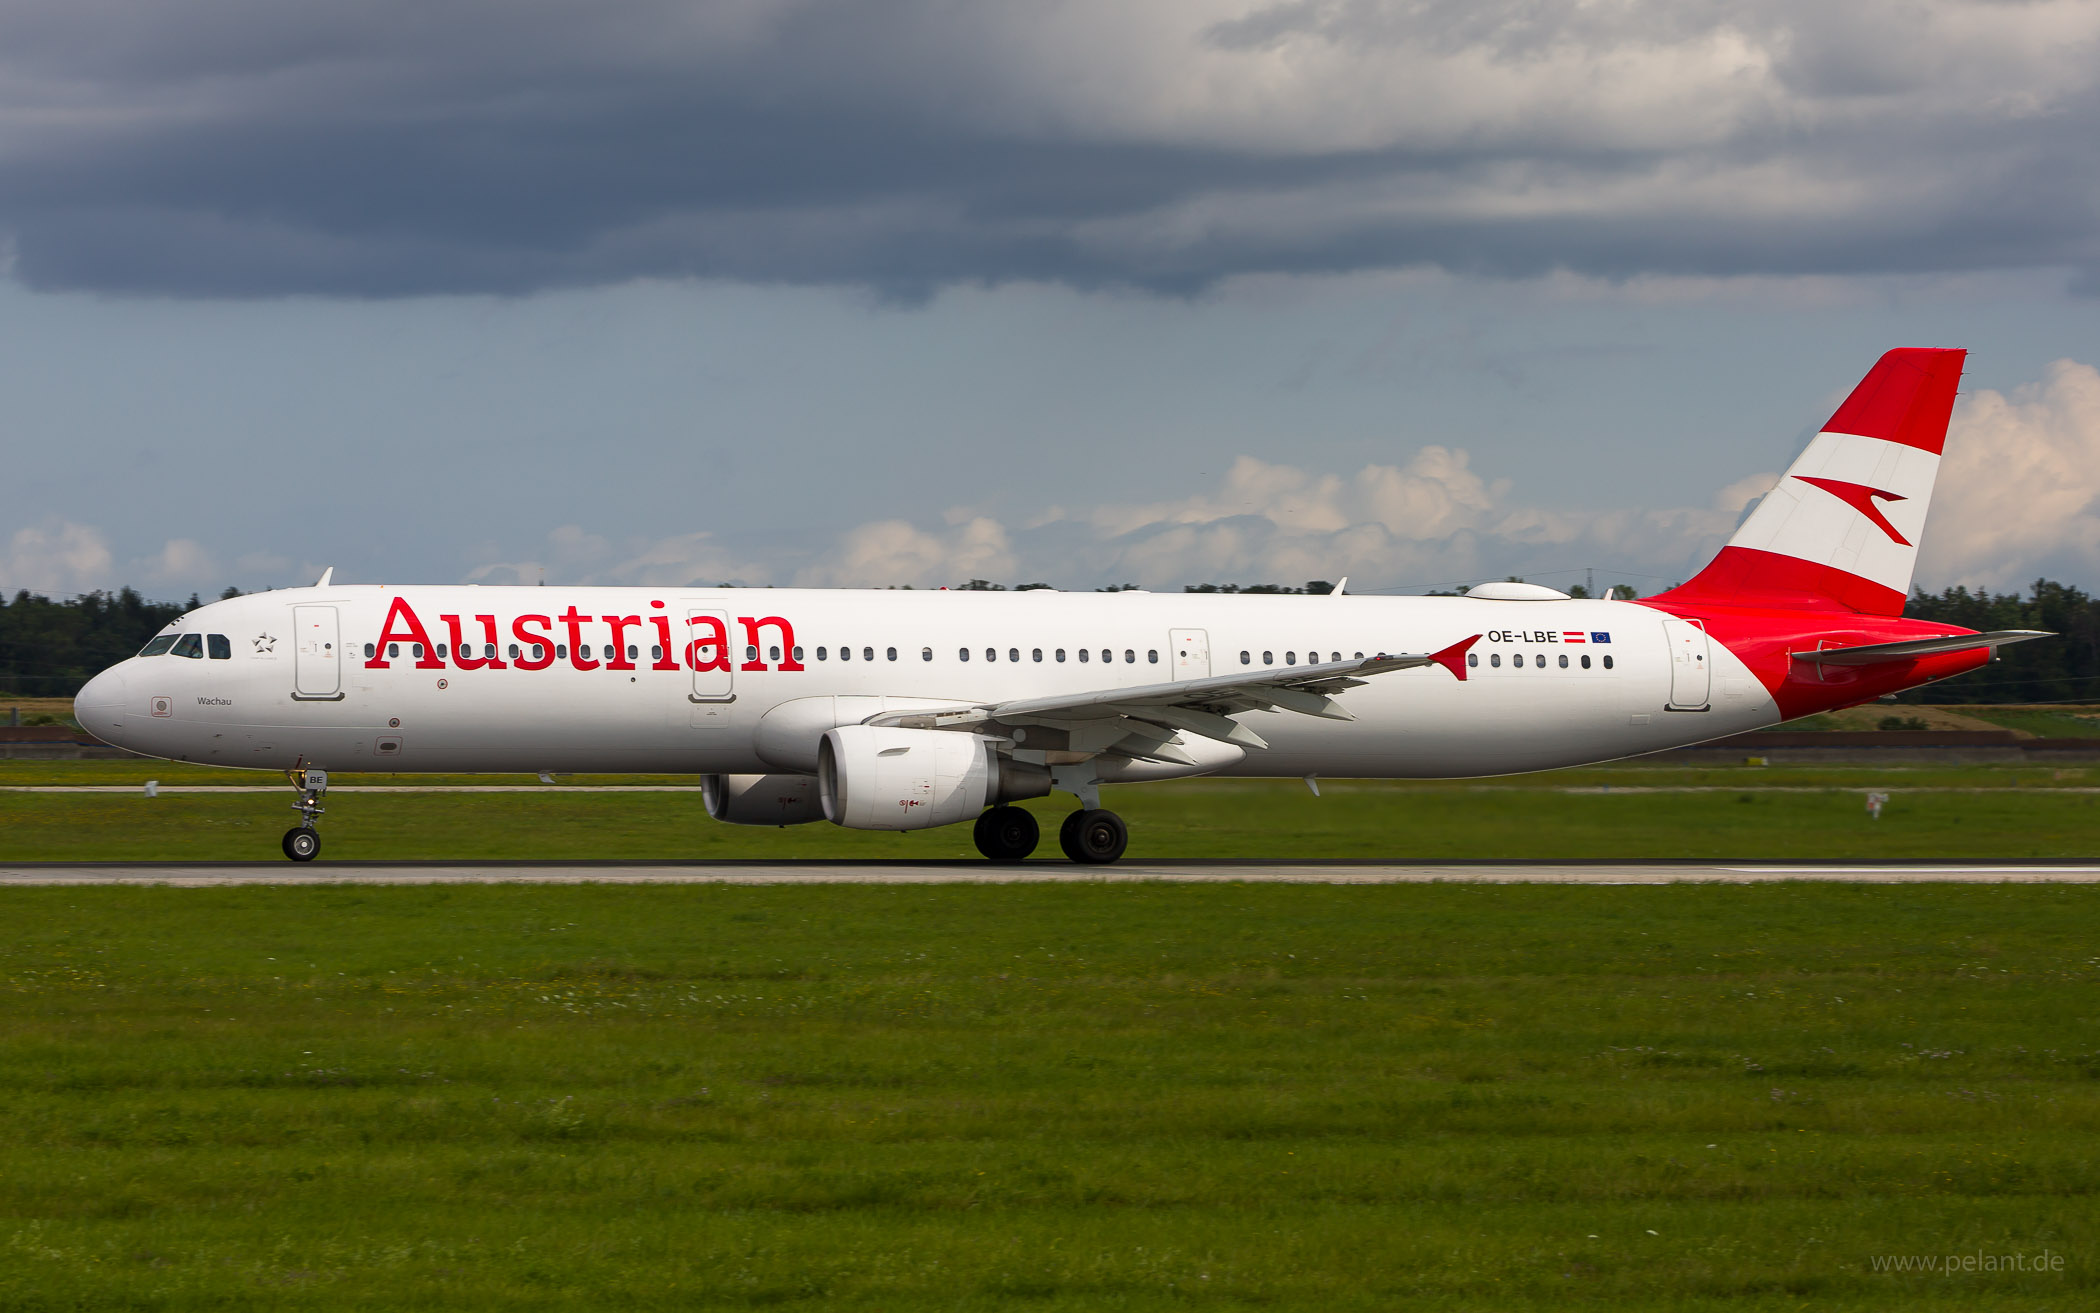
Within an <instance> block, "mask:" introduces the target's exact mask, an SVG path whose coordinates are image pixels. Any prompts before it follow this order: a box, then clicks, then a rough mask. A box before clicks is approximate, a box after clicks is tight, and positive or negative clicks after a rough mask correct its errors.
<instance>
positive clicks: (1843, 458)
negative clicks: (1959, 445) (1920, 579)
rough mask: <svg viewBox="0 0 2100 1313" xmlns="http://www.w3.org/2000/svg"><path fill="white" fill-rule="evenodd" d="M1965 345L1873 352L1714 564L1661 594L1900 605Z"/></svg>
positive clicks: (1688, 599)
mask: <svg viewBox="0 0 2100 1313" xmlns="http://www.w3.org/2000/svg"><path fill="white" fill-rule="evenodd" d="M1967 354H1968V353H1967V352H1965V351H1959V350H1939V349H1932V348H1922V347H1901V348H1898V349H1897V350H1894V351H1891V352H1889V353H1888V354H1887V355H1885V356H1883V357H1882V358H1881V359H1880V360H1879V361H1877V362H1875V365H1874V368H1873V369H1871V370H1869V371H1868V373H1867V376H1866V377H1865V378H1864V379H1862V380H1860V384H1859V386H1858V387H1856V388H1854V389H1852V395H1851V396H1849V397H1847V398H1845V404H1844V405H1842V406H1839V407H1838V409H1837V413H1836V414H1835V415H1832V416H1831V417H1830V422H1829V423H1828V424H1825V425H1824V426H1823V431H1822V432H1821V433H1818V434H1817V435H1816V437H1815V441H1813V442H1811V443H1809V444H1808V450H1806V451H1804V452H1802V453H1801V456H1800V458H1799V459H1798V460H1796V461H1795V462H1794V464H1793V467H1792V468H1791V469H1789V470H1788V471H1787V472H1786V474H1785V476H1784V477H1782V478H1781V479H1780V480H1779V484H1778V486H1776V487H1775V488H1773V489H1772V491H1771V492H1769V493H1767V494H1766V495H1765V499H1764V500H1763V501H1761V502H1759V503H1758V505H1757V509H1756V510H1754V511H1752V512H1751V513H1750V517H1749V518H1748V519H1746V520H1744V521H1743V524H1742V527H1741V528H1739V529H1737V530H1736V532H1735V536H1734V537H1733V538H1730V539H1729V540H1728V545H1727V546H1726V547H1723V548H1722V549H1721V552H1720V555H1718V556H1716V557H1715V558H1714V560H1713V563H1712V564H1711V565H1709V566H1707V567H1706V569H1704V570H1702V571H1700V573H1699V575H1698V577H1697V578H1695V579H1693V580H1692V581H1691V582H1690V583H1687V584H1685V585H1683V586H1682V587H1680V588H1674V589H1672V590H1670V591H1669V592H1667V593H1663V594H1661V595H1660V597H1661V598H1666V599H1668V600H1669V601H1671V602H1676V603H1681V604H1689V605H1702V604H1703V605H1734V606H1772V607H1785V608H1788V609H1810V610H1842V611H1854V612H1860V613H1864V614H1868V615H1888V616H1893V615H1901V614H1902V612H1903V602H1904V599H1905V598H1906V597H1907V596H1908V594H1909V592H1910V576H1911V568H1912V566H1913V565H1915V564H1916V562H1917V557H1918V540H1919V538H1920V537H1921V536H1922V534H1923V532H1924V528H1925V512H1926V509H1927V507H1928V506H1930V504H1931V502H1932V483H1933V479H1934V478H1935V477H1936V476H1937V475H1938V474H1939V468H1940V448H1941V447H1942V445H1944V444H1945V442H1946V440H1947V417H1948V416H1949V415H1950V414H1951V413H1952V412H1953V409H1954V394H1955V390H1956V388H1957V386H1958V385H1959V384H1960V382H1961V368H1962V360H1963V358H1964V357H1965V356H1966V355H1967Z"/></svg>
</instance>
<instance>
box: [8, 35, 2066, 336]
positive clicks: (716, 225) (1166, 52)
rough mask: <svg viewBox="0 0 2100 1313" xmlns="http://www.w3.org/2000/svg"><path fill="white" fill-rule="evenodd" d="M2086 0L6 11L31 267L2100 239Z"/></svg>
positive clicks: (215, 274)
mask: <svg viewBox="0 0 2100 1313" xmlns="http://www.w3.org/2000/svg"><path fill="white" fill-rule="evenodd" d="M2094 27H2095V23H2094V19H2093V16H2092V10H2091V7H2090V6H2082V5H2076V4H2060V5H2051V4H2029V5H1978V4H1961V3H1953V2H1952V0H1943V2H1941V3H1933V4H1927V5H1924V6H1922V7H1920V6H1915V5H1903V6H1898V5H1895V4H1893V3H1891V4H1880V3H1864V4H1860V5H1856V6H1846V7H1845V12H1844V13H1843V14H1829V13H1825V12H1824V8H1823V7H1815V6H1805V5H1804V6H1800V7H1796V6H1792V5H1774V6H1769V7H1767V8H1765V9H1764V10H1762V11H1760V12H1759V13H1758V14H1756V15H1753V16H1751V17H1748V18H1746V17H1744V16H1743V15H1741V14H1739V13H1737V12H1735V11H1734V10H1733V9H1723V8H1719V7H1708V6H1698V5H1684V4H1681V3H1632V4H1626V5H1620V6H1583V7H1580V8H1579V9H1574V10H1570V9H1568V8H1567V7H1566V6H1561V5H1557V4H1553V5H1548V4H1543V3H1524V2H1523V0H1516V2H1513V3H1501V4H1495V3H1487V2H1485V0H1483V2H1478V3H1464V4H1458V3H1443V2H1427V3H1373V2H1370V0H1363V2H1352V0H1335V2H1332V3H1322V2H1321V0H1299V2H1297V3H1287V4H1282V5H1271V6H1263V5H1259V4H1196V3H1188V4H1179V5H1177V4H1172V3H1164V0H1163V3H1162V4H1160V5H1157V6H1152V7H1138V8H1136V9H1133V8H1131V7H1129V6H1127V5H1119V4H1108V3H1087V2H1085V0H1077V2H1075V3H1071V4H1066V5H1061V6H1055V7H1032V6H1015V7H1013V8H1011V9H1006V8H996V9H995V8H994V7H992V6H978V7H956V6H952V5H944V4H937V3H932V2H931V0H890V2H889V3H874V2H864V3H855V4H837V3H829V2H824V0H808V2H805V3H763V4H761V3H746V4H669V3H631V2H630V3H598V4H590V5H585V4H580V3H566V2H560V3H557V2H547V0H543V2H542V3H536V4H535V3H449V4H448V3H421V4H393V5H387V4H360V5H356V6H350V5H343V4H319V5H310V6H285V5H281V4H272V3H261V2H260V0H191V2H189V3H174V4H170V3H146V2H145V0H100V3H95V2H94V0H88V2H86V3H82V2H81V0H68V2H67V3H63V4H60V3H42V2H38V3H21V2H19V0H16V2H14V3H6V2H5V0H0V234H4V237H5V240H6V241H7V243H8V247H7V249H11V251H12V260H13V272H14V274H15V276H16V277H18V278H19V279H21V280H23V281H25V282H27V283H29V284H31V285H33V286H37V287H43V288H87V289H99V290H108V291H117V292H143V293H162V294H174V295H204V296H227V295H231V296H255V295H271V294H281V293H296V292H315V293H323V294H332V295H351V296H393V295H406V294H415V293H424V292H448V291H496V292H527V291H532V290H535V289H538V288H543V287H550V286H562V285H576V284H590V283H604V282H615V281H620V280H624V279H629V278H635V277H647V276H673V277H677V276H706V277H721V278H731V279H741V280H750V281H778V282H842V283H854V284H863V285H869V286H874V287H879V288H882V289H884V290H886V291H889V292H891V293H893V294H899V295H914V294H919V293H922V292H924V291H926V290H928V289H930V288H933V287H937V286H940V285H942V284H944V283H949V282H955V281H970V280H989V281H998V280H1007V279H1043V280H1052V281H1064V282H1070V283H1075V284H1080V285H1101V284H1131V285H1138V286H1145V287H1153V288H1160V289H1169V290H1187V289H1194V288H1200V287H1202V286H1204V285H1206V284H1208V283H1210V282H1213V281H1215V280H1217V279H1218V278H1221V277H1225V276H1229V275H1232V274H1236V273H1246V272H1266V271H1299V272H1325V271H1338V270H1350V269H1360V268H1379V267H1397V266H1409V265H1421V264H1433V265H1440V266H1443V267H1447V268H1452V269H1457V270H1463V271H1468V272H1478V273H1486V274H1525V273H1533V272H1538V271H1541V270H1546V269H1552V268H1570V269H1574V270H1577V271H1581V272H1586V273H1594V274H1601V275H1605V276H1624V275H1631V274H1638V273H1644V272H1662V273H1685V274H1737V273H1802V272H1812V273H1841V274H1842V273H1856V272H1885V271H1943V270H1969V269H1988V268H2007V267H2021V266H2028V267H2031V266H2037V265H2065V266H2073V267H2082V268H2091V267H2093V266H2094V265H2095V264H2096V263H2100V243H2096V240H2095V232H2096V215H2100V204H2096V192H2095V188H2096V183H2095V181H2094V180H2095V179H2096V178H2100V168H2096V167H2095V166H2096V165H2100V158H2096V155H2100V147H2096V145H2095V143H2096V142H2100V130H2096V129H2100V112H2096V104H2100V102H2096V99H2095V85H2096V82H2100V74H2096V72H2095V70H2096V69H2100V63H2096V61H2095V60H2094V58H2093V54H2094V45H2093V37H2094Z"/></svg>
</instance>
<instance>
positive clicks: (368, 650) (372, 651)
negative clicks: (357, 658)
mask: <svg viewBox="0 0 2100 1313" xmlns="http://www.w3.org/2000/svg"><path fill="white" fill-rule="evenodd" d="M378 654H379V649H378V648H376V647H373V646H372V645H371V644H370V643H367V644H365V660H367V661H370V660H371V659H372V658H373V657H375V656H377V655H378Z"/></svg>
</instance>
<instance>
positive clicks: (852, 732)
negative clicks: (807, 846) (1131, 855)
mask: <svg viewBox="0 0 2100 1313" xmlns="http://www.w3.org/2000/svg"><path fill="white" fill-rule="evenodd" d="M1048 792H1050V772H1049V771H1047V770H1044V769H1043V768H1042V767H1041V766H1030V765H1024V764H1021V763H1017V762H1014V761H1012V760H1010V759H1006V758H1002V757H1000V756H999V754H998V752H997V751H996V749H995V741H994V740H992V739H987V738H982V737H980V736H978V735H975V734H966V733H963V732H961V731H951V730H939V729H891V728H887V727H878V726H875V725H841V726H839V727H838V728H837V729H833V730H830V731H828V732H827V733H826V734H825V735H824V741H823V743H822V744H820V745H819V746H818V749H817V793H818V796H819V797H820V798H821V799H822V800H823V806H824V819H826V820H828V821H830V822H831V823H832V824H834V825H843V826H845V827H846V828H847V829H850V830H926V829H931V828H933V827H934V826H936V825H953V824H955V823H956V822H957V821H968V820H975V819H976V817H977V814H978V813H979V812H981V811H983V810H984V808H985V807H986V806H987V805H989V804H991V803H995V802H1010V801H1012V800H1014V799H1016V798H1040V797H1042V796H1043V795H1044V794H1046V793H1048Z"/></svg>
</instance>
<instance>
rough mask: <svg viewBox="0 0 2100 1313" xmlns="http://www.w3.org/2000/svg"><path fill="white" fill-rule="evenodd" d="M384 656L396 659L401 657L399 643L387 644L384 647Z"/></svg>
mask: <svg viewBox="0 0 2100 1313" xmlns="http://www.w3.org/2000/svg"><path fill="white" fill-rule="evenodd" d="M386 654H387V656H388V657H397V656H400V655H401V645H400V644H399V643H388V644H387V645H386Z"/></svg>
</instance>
